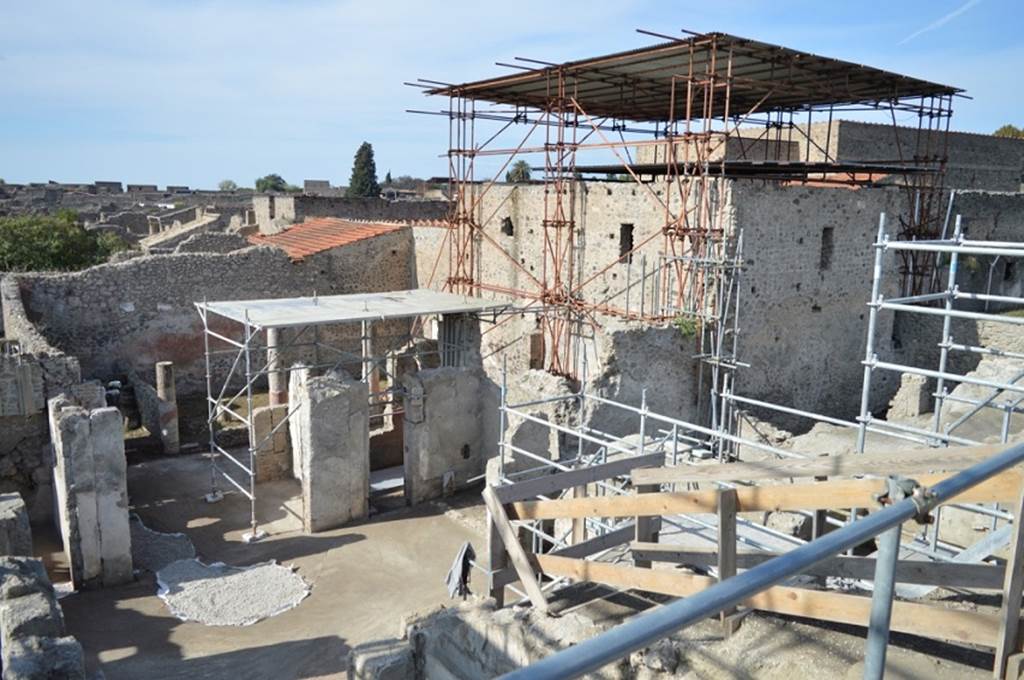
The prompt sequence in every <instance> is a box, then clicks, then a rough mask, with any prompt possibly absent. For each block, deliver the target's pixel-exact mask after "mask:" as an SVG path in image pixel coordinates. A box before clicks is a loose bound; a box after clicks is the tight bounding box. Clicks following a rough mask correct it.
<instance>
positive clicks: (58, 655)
mask: <svg viewBox="0 0 1024 680" xmlns="http://www.w3.org/2000/svg"><path fill="white" fill-rule="evenodd" d="M0 583H2V584H3V587H2V588H0V663H2V665H3V676H4V680H31V679H33V678H65V679H66V680H85V677H86V675H85V661H84V655H83V653H82V646H81V645H80V644H78V642H77V641H76V640H75V638H73V637H71V636H69V635H67V634H66V633H67V631H66V630H65V626H64V616H63V614H62V613H61V610H60V605H59V604H58V603H57V597H56V595H55V593H54V591H53V586H52V585H51V584H50V579H49V578H48V577H47V575H46V569H45V568H44V567H43V563H42V561H41V560H37V559H34V558H31V557H20V556H19V557H12V556H7V557H2V558H0Z"/></svg>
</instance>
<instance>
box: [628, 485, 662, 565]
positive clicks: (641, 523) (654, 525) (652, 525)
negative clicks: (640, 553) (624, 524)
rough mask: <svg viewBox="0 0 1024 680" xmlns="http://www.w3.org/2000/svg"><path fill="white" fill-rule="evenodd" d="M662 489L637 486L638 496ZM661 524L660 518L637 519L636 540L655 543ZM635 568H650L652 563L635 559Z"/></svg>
mask: <svg viewBox="0 0 1024 680" xmlns="http://www.w3.org/2000/svg"><path fill="white" fill-rule="evenodd" d="M660 488H661V487H659V486H658V485H657V484H644V485H642V486H637V487H636V492H637V493H638V494H642V493H657V492H658V490H659V489H660ZM660 522H661V518H660V517H652V516H649V515H648V516H646V517H637V518H636V520H635V523H636V540H638V541H644V542H648V543H653V542H655V539H656V538H657V536H658V531H659V530H660V529H661V526H660ZM633 566H635V567H650V566H651V563H650V562H647V561H645V560H636V559H634V560H633Z"/></svg>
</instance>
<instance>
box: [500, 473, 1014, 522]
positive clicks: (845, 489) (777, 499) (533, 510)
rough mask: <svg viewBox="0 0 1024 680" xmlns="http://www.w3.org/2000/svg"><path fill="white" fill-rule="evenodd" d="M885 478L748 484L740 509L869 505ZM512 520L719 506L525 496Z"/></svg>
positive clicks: (997, 480)
mask: <svg viewBox="0 0 1024 680" xmlns="http://www.w3.org/2000/svg"><path fill="white" fill-rule="evenodd" d="M949 476H950V475H949V474H947V473H943V474H937V475H936V474H929V475H920V476H918V477H917V481H918V482H920V483H921V484H923V485H925V486H932V485H934V484H936V483H937V482H940V481H942V480H943V479H946V478H947V477H949ZM1022 480H1024V476H1022V474H1021V472H1020V471H1019V470H1016V469H1013V470H1007V471H1006V472H1002V473H1000V474H999V475H996V476H995V477H992V478H990V479H988V480H986V481H984V482H981V483H980V484H978V485H977V486H975V487H973V488H971V489H968V490H967V491H965V492H964V493H962V494H960V495H959V496H957V497H956V499H955V501H956V502H959V503H986V502H994V501H1008V500H1013V499H1015V498H1016V497H1017V492H1018V490H1019V489H1020V487H1021V482H1022ZM884 485H885V482H884V480H881V479H854V480H839V481H829V482H815V483H810V484H779V485H775V486H743V487H738V488H737V489H736V500H737V512H760V511H779V510H828V509H842V508H858V507H859V508H866V507H874V506H875V505H876V504H877V501H876V500H875V498H874V497H875V495H876V494H878V493H879V492H881V491H882V490H883V489H884ZM509 509H510V512H509V516H510V517H511V518H512V519H518V520H528V519H556V518H559V517H631V516H636V517H639V516H644V515H648V516H649V515H679V514H689V513H713V512H717V510H718V492H717V491H686V492H676V493H649V494H639V495H634V496H600V497H597V496H594V497H590V498H572V499H563V500H555V501H520V502H517V503H512V504H510V505H509Z"/></svg>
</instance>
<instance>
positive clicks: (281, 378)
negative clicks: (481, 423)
mask: <svg viewBox="0 0 1024 680" xmlns="http://www.w3.org/2000/svg"><path fill="white" fill-rule="evenodd" d="M195 306H196V310H197V311H198V312H199V316H200V318H201V319H202V322H203V335H204V347H205V354H206V376H207V378H206V386H207V395H206V401H207V425H208V427H209V432H210V454H211V456H210V463H211V474H210V484H211V489H210V494H209V496H207V499H208V500H210V501H211V502H213V501H216V500H219V499H220V498H221V497H222V494H221V491H220V489H219V488H218V485H217V480H218V479H224V480H226V481H227V482H228V483H229V484H231V486H233V487H234V488H235V489H236V490H237V491H238V492H239V493H241V494H243V495H244V496H245V497H246V498H248V499H249V502H250V525H251V532H250V533H248V534H246V540H256V539H258V538H260V537H261V536H263V535H264V532H262V531H261V530H260V529H259V526H258V524H257V520H256V469H257V468H256V455H257V452H258V451H260V450H261V449H263V447H264V446H265V445H267V443H268V442H269V441H270V440H271V439H272V438H273V436H274V434H275V433H276V432H277V431H278V430H280V429H281V428H282V427H285V426H286V423H287V422H288V420H289V419H290V418H291V416H292V415H294V413H295V412H296V411H297V407H296V405H294V404H290V405H289V408H288V412H287V415H286V416H285V418H284V419H283V420H281V421H280V422H276V424H275V425H274V427H273V429H272V430H271V431H270V432H269V433H266V434H264V433H262V432H261V433H260V437H261V439H260V441H257V433H256V428H255V422H254V419H253V417H252V416H253V410H254V408H255V406H256V403H255V392H256V385H257V382H259V381H261V380H262V379H264V377H265V379H266V381H267V385H268V389H269V397H270V404H271V405H275V404H284V403H287V402H286V389H287V388H286V385H287V378H286V368H285V366H284V362H285V360H286V359H287V357H288V356H291V357H292V358H293V360H294V359H295V358H299V359H300V360H301V361H302V363H303V364H304V365H305V366H308V367H310V368H313V369H315V370H321V371H324V370H332V369H337V368H341V367H342V366H349V367H352V366H358V367H359V369H360V378H361V380H363V381H364V382H367V383H368V384H369V385H370V403H371V405H372V406H373V407H375V409H376V411H379V413H377V415H376V416H371V418H372V417H381V418H383V417H384V416H385V414H387V415H394V414H396V413H400V410H398V409H399V408H400V397H401V388H400V386H399V385H398V380H397V378H398V376H397V375H396V372H397V371H396V370H395V369H394V368H393V367H391V366H390V364H389V361H388V359H389V356H390V355H391V354H394V353H396V352H397V351H398V350H400V349H402V348H407V347H408V346H409V345H410V344H411V343H413V341H414V340H416V339H417V337H418V336H420V335H421V334H422V330H423V327H424V324H423V323H422V321H423V320H424V319H425V318H426V317H436V316H440V317H462V316H466V315H470V316H475V317H480V316H481V315H485V314H492V315H495V316H496V315H497V314H498V313H499V312H501V311H502V310H504V309H505V308H507V307H508V306H509V303H507V302H501V301H495V300H484V299H480V298H472V297H467V296H464V295H458V294H454V293H444V292H437V291H432V290H426V289H414V290H398V291H387V292H380V293H357V294H351V295H327V296H318V295H313V296H312V297H298V298H274V299H263V300H225V301H218V302H208V301H204V302H196V303H195ZM402 320H409V324H408V325H403V324H401V323H398V324H395V323H388V322H401V321H402ZM374 323H378V324H381V325H382V326H384V327H383V328H379V329H375V328H374V326H373V324H374ZM346 324H359V326H358V330H359V333H358V335H355V334H354V333H353V334H351V335H348V336H346V335H345V334H344V333H342V334H340V336H339V334H338V333H332V334H331V335H330V337H321V333H320V328H321V327H322V326H342V325H346ZM378 330H380V331H381V332H376V331H378ZM439 335H440V337H439V338H438V339H437V344H438V348H437V350H430V349H424V348H422V347H413V349H412V350H408V349H407V350H404V351H403V353H404V352H409V353H411V354H413V355H415V356H417V357H418V356H422V355H426V354H431V353H435V354H437V355H438V356H439V363H440V365H441V366H461V365H464V362H465V359H466V354H467V352H466V351H467V349H469V341H470V338H469V337H467V336H466V334H465V327H464V325H463V324H459V323H451V324H440V328H439ZM339 337H340V338H341V340H342V341H343V340H346V339H347V340H350V341H353V342H354V341H355V340H357V339H358V341H359V351H358V352H354V351H351V350H347V349H344V348H342V347H339V346H337V343H338V342H339V340H338V338H339ZM332 338H333V341H332ZM332 342H333V343H334V344H332ZM286 352H287V355H286V354H285V353H286ZM215 373H217V376H218V377H217V378H216V379H215V376H214V374H215ZM220 376H223V377H222V378H220ZM382 376H383V377H385V378H386V379H387V383H388V384H387V387H386V388H381V387H380V378H381V377H382ZM243 403H244V405H245V411H244V413H243V412H242V411H241V410H240V409H241V404H243ZM222 417H224V418H226V419H227V420H229V421H235V422H239V423H242V424H244V425H245V426H246V428H247V429H248V434H249V437H248V457H247V458H246V457H245V456H244V454H242V453H241V452H240V451H238V450H237V449H236V450H235V451H234V452H232V451H229V450H227V447H226V446H225V445H223V444H222V443H221V442H219V441H218V431H217V430H218V428H217V427H216V422H217V420H218V419H219V418H222ZM222 460H226V461H228V463H230V465H229V466H227V467H226V468H225V467H224V466H222V465H221V461H222ZM228 470H231V471H232V472H233V473H234V474H233V475H232V474H229V472H228ZM239 471H240V474H239Z"/></svg>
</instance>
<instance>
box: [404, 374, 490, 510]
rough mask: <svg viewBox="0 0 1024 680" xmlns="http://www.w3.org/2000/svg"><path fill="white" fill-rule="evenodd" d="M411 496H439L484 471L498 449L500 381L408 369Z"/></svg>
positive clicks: (406, 440) (409, 498) (417, 500)
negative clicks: (497, 383)
mask: <svg viewBox="0 0 1024 680" xmlns="http://www.w3.org/2000/svg"><path fill="white" fill-rule="evenodd" d="M402 384H403V386H404V387H405V390H406V394H405V397H404V406H405V419H404V467H405V498H406V501H407V502H408V503H409V504H411V505H415V504H417V503H422V502H423V501H426V500H430V499H432V498H439V497H441V496H442V495H447V494H449V493H452V492H454V491H455V490H457V489H460V488H462V487H464V486H466V485H467V483H468V482H469V480H470V479H471V478H474V477H479V476H480V475H482V474H483V473H484V468H485V466H486V463H487V459H488V458H490V457H491V456H493V455H494V454H495V452H496V450H497V446H496V442H497V437H496V434H497V432H496V427H495V421H496V419H497V405H498V404H497V398H496V397H497V394H496V386H495V385H494V384H493V383H492V382H491V381H490V380H488V379H487V377H486V376H485V375H484V374H482V373H481V372H480V371H476V370H466V369H460V368H434V369H427V370H423V371H419V372H418V373H411V374H406V375H405V376H403V378H402Z"/></svg>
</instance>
